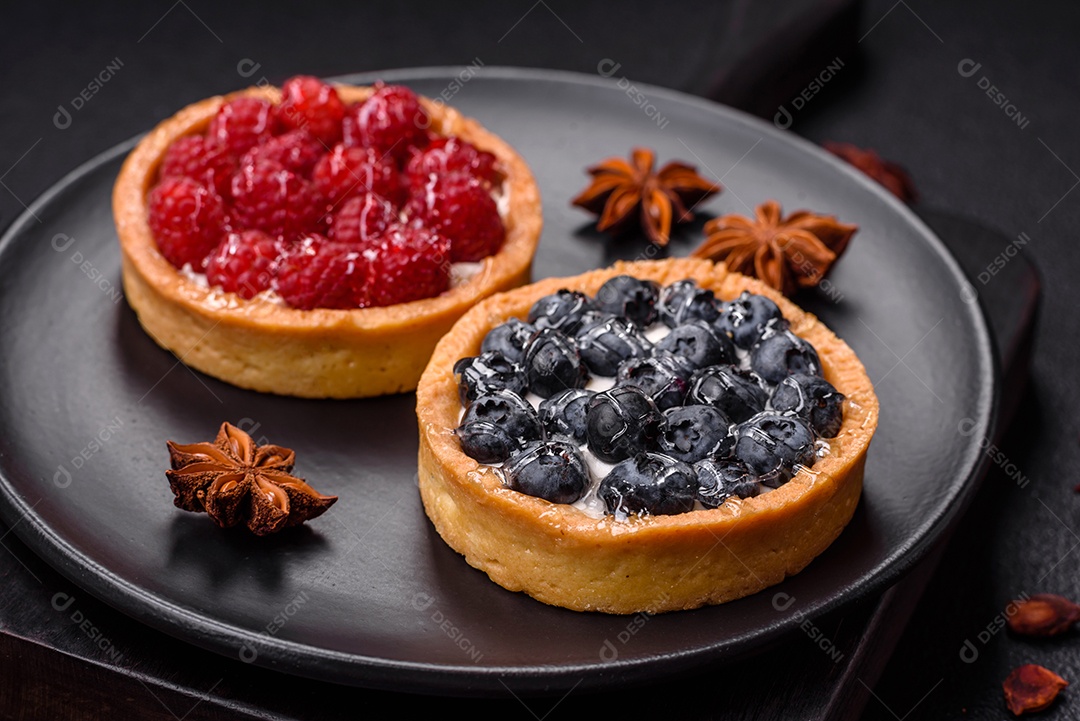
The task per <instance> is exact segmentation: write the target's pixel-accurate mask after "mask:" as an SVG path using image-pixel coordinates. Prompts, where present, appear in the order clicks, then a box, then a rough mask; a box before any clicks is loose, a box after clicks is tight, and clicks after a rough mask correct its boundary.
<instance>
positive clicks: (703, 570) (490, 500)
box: [417, 259, 878, 614]
mask: <svg viewBox="0 0 1080 721" xmlns="http://www.w3.org/2000/svg"><path fill="white" fill-rule="evenodd" d="M621 274H627V275H632V276H635V277H638V278H645V279H651V280H654V281H656V282H658V283H660V284H661V285H667V284H670V283H673V282H675V281H676V280H681V279H684V278H691V279H693V280H695V281H697V282H698V283H699V284H700V285H701V286H702V287H704V288H708V289H710V290H713V291H714V292H715V293H716V295H717V297H719V298H721V299H724V300H730V299H733V298H734V297H736V296H737V295H739V293H741V292H742V291H744V290H748V291H750V292H751V293H757V294H761V295H766V296H768V297H769V298H771V299H772V300H773V301H775V302H776V303H777V305H779V306H780V309H781V311H783V313H784V316H785V317H786V318H787V319H788V320H789V321H791V329H792V330H793V331H794V332H795V333H796V334H797V335H799V336H801V337H802V338H805V339H806V340H808V341H809V342H811V343H812V344H813V345H814V347H815V348H816V349H817V352H818V355H819V357H820V359H821V362H822V366H823V370H824V375H825V378H826V379H827V380H828V381H829V382H830V383H832V384H833V385H834V386H835V387H836V388H837V390H839V391H840V392H841V393H843V394H844V395H845V396H846V397H847V401H846V402H845V410H844V420H843V425H842V426H841V429H840V432H839V434H838V435H837V437H836V438H835V439H828V443H829V446H830V450H829V453H828V454H827V455H825V456H824V457H821V458H819V459H818V460H817V462H816V463H815V464H814V466H813V468H812V469H800V470H799V472H798V473H797V474H796V475H795V476H794V477H793V478H792V479H791V480H790V481H788V482H787V483H786V484H784V485H783V486H781V487H780V488H777V489H775V490H772V491H769V492H768V493H765V494H763V495H761V496H757V497H754V498H747V499H741V500H740V499H729V500H728V501H727V502H725V503H724V504H723V505H721V506H720V507H719V508H716V509H707V510H695V511H691V512H689V513H683V514H679V515H672V516H645V517H639V516H633V517H631V518H630V519H629V520H624V521H623V520H617V519H615V518H614V517H612V516H606V517H604V518H601V519H597V518H593V517H591V516H588V515H586V514H585V513H583V512H582V511H580V510H578V509H577V508H575V507H573V506H570V505H562V504H554V503H550V502H548V501H545V500H543V499H540V498H535V497H532V496H528V495H525V494H522V493H518V492H516V491H512V490H510V489H508V488H506V487H504V485H503V482H502V479H501V477H500V476H499V473H498V471H497V470H495V469H492V468H490V467H486V466H482V465H481V464H479V463H477V462H476V461H474V460H473V459H471V458H469V457H468V456H467V455H465V454H464V453H463V452H462V451H461V448H460V446H459V444H458V441H457V438H456V437H455V435H454V433H453V429H454V428H455V427H456V426H457V425H458V417H459V413H460V403H459V400H458V392H457V384H456V383H455V380H454V374H453V364H454V362H455V361H456V360H457V359H459V358H462V357H465V356H472V355H476V354H477V353H478V352H479V348H480V343H481V341H482V340H483V338H484V336H485V335H486V333H487V332H488V330H490V329H491V328H492V327H494V326H495V325H498V324H499V323H502V322H503V321H505V320H506V319H508V318H510V317H524V316H525V315H526V314H527V313H528V310H529V308H530V307H531V306H532V304H533V303H534V302H535V301H536V300H538V299H540V298H542V297H543V296H545V295H548V294H550V293H554V292H555V291H557V290H558V289H560V288H570V289H573V290H580V291H582V292H585V293H588V294H595V293H596V291H597V290H598V289H599V288H600V286H601V285H602V284H603V283H604V282H605V281H606V280H608V279H609V278H611V277H613V276H616V275H621ZM417 417H418V420H419V428H420V453H419V487H420V495H421V497H422V499H423V503H424V508H425V510H426V512H427V514H428V516H429V517H430V519H431V521H432V523H433V524H434V525H435V528H436V530H437V531H438V532H439V534H440V535H441V536H442V537H443V539H444V540H445V541H446V542H447V543H448V544H449V545H450V546H451V547H452V548H454V549H455V550H457V551H458V552H459V553H462V554H463V555H464V556H465V560H466V561H467V562H468V563H469V564H470V565H472V566H474V567H476V568H478V569H480V570H482V571H485V572H486V573H487V574H488V576H490V577H491V579H492V580H493V581H495V582H496V583H498V584H499V585H501V586H503V587H504V588H507V589H509V590H511V591H524V592H525V593H527V594H529V595H530V596H532V597H534V598H536V599H538V600H540V601H543V602H544V603H548V604H552V605H556V606H563V607H565V608H569V609H573V610H577V611H602V612H606V613H616V614H630V613H639V612H647V613H659V612H664V611H674V610H680V609H690V608H696V607H699V606H703V605H707V604H717V603H723V602H725V601H731V600H734V599H736V598H741V597H743V596H747V595H749V594H752V593H755V592H757V591H760V590H762V589H764V588H767V587H768V586H771V585H774V584H776V583H779V582H780V581H782V580H783V579H784V578H785V577H786V576H789V575H792V574H795V573H798V572H799V571H801V570H802V569H803V568H805V567H806V565H807V564H809V563H810V562H811V561H812V560H813V559H814V558H815V557H816V556H817V555H818V554H820V553H821V552H822V551H824V550H825V549H826V548H827V547H828V546H829V544H831V543H832V542H833V541H834V540H835V539H836V538H837V536H839V534H840V532H841V531H842V530H843V528H844V526H846V525H847V523H848V521H850V520H851V516H852V514H853V513H854V511H855V506H856V504H857V503H858V500H859V495H860V492H861V489H862V480H863V467H864V464H865V461H866V451H867V447H868V446H869V443H870V439H871V437H872V436H873V433H874V430H875V428H876V427H877V418H878V401H877V397H876V395H875V394H874V390H873V386H872V384H871V382H870V379H869V378H868V376H867V375H866V371H865V370H864V368H863V366H862V364H861V363H860V362H859V360H858V358H857V357H856V356H855V353H854V352H853V351H852V350H851V349H850V348H849V347H848V346H847V344H845V343H844V342H843V341H842V340H840V339H839V338H837V337H836V336H835V335H834V334H833V333H832V331H830V330H829V329H828V328H826V327H825V325H824V324H822V323H821V322H820V321H819V320H818V319H817V318H816V317H814V316H813V315H811V314H809V313H806V312H804V311H802V310H800V309H799V308H798V307H796V306H795V305H794V304H792V303H791V302H790V301H789V300H787V299H786V298H784V297H783V296H781V295H780V294H779V293H777V292H776V291H774V290H772V289H771V288H769V287H767V286H766V285H765V284H763V283H761V282H759V281H757V280H755V279H752V278H748V277H746V276H743V275H740V274H738V273H732V272H729V271H728V270H727V268H726V267H725V266H724V265H722V264H717V265H714V264H713V263H711V262H708V261H704V260H692V259H678V260H663V261H639V262H632V263H617V264H616V265H614V266H613V267H611V268H608V269H603V270H597V271H593V272H590V273H585V274H584V275H580V276H577V277H574V278H561V279H560V278H553V279H548V280H544V281H541V282H538V283H535V284H533V285H529V286H526V287H524V288H519V289H517V290H513V291H510V292H506V293H500V294H498V295H495V296H493V297H491V298H489V299H487V300H486V301H484V302H482V303H480V304H479V305H478V306H477V307H475V308H473V309H472V310H471V311H469V312H468V313H466V314H465V315H464V316H463V317H462V319H461V320H460V321H458V323H457V324H456V325H455V326H454V328H453V329H452V330H451V332H450V333H449V334H448V335H447V336H446V337H445V338H443V339H442V341H440V342H439V345H438V346H437V347H436V349H435V353H434V354H433V355H432V358H431V362H430V363H429V364H428V367H427V369H426V370H425V371H424V375H423V376H422V377H421V379H420V385H419V387H418V388H417Z"/></svg>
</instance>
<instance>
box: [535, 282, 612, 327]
mask: <svg viewBox="0 0 1080 721" xmlns="http://www.w3.org/2000/svg"><path fill="white" fill-rule="evenodd" d="M590 310H597V307H596V304H595V303H594V302H593V300H592V298H590V297H589V296H587V295H585V294H584V293H580V292H578V291H576V290H567V289H566V288H563V289H562V290H559V291H556V292H555V293H552V294H551V295H546V296H544V297H543V298H541V299H540V300H538V301H536V302H535V303H533V307H532V308H531V309H529V322H530V323H532V324H533V325H535V326H536V327H537V329H540V328H556V329H558V330H561V331H562V332H563V333H566V334H568V335H573V334H574V333H576V332H577V329H578V328H579V327H580V326H581V317H582V316H583V315H585V313H587V312H588V311H590Z"/></svg>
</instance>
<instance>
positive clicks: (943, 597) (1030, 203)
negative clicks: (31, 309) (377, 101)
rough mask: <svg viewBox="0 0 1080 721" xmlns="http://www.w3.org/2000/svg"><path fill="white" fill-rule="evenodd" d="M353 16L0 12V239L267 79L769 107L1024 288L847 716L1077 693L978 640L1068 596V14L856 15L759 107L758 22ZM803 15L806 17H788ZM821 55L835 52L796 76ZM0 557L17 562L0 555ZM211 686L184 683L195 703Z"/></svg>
mask: <svg viewBox="0 0 1080 721" xmlns="http://www.w3.org/2000/svg"><path fill="white" fill-rule="evenodd" d="M358 5H359V4H351V3H340V4H339V5H336V6H335V5H333V4H330V3H326V4H318V5H317V4H315V3H304V4H302V5H299V4H298V5H295V6H281V7H278V6H274V7H273V8H271V7H270V6H268V5H267V4H254V3H252V4H249V5H238V4H228V5H225V4H223V3H210V2H204V1H202V0H177V1H176V2H175V3H173V2H170V1H169V0H163V1H162V2H157V3H144V4H137V3H130V4H113V5H110V6H108V7H107V8H106V7H104V6H100V5H92V4H88V3H85V4H75V3H71V4H70V5H63V4H56V3H45V2H34V3H27V4H24V5H20V6H18V7H14V6H11V5H5V7H4V8H3V9H2V10H0V27H2V28H3V29H4V30H5V31H6V32H5V33H4V41H3V43H0V68H2V69H3V75H2V77H3V80H4V86H3V93H2V95H0V132H2V134H3V135H2V137H3V138H4V141H3V143H2V145H0V225H2V226H6V225H7V224H8V223H10V222H11V221H12V220H13V219H14V218H15V217H16V216H17V215H18V214H19V213H21V212H22V211H23V208H24V206H25V205H27V204H29V203H30V202H31V201H32V200H33V199H34V198H35V197H37V195H39V194H40V193H41V192H43V191H44V190H45V189H46V188H48V187H49V186H50V185H51V184H53V183H54V182H56V181H57V180H59V179H60V178H61V177H62V176H63V175H64V174H65V173H66V172H68V171H69V170H71V169H73V168H74V167H76V166H77V165H79V164H80V163H82V162H84V161H85V160H87V159H89V158H90V157H92V156H93V155H95V154H97V153H99V152H101V151H103V150H105V149H107V148H109V147H111V146H112V145H114V144H116V143H118V142H120V141H123V140H125V139H127V138H129V137H131V136H133V135H135V134H136V133H138V132H141V131H143V130H145V129H147V128H149V127H151V126H152V125H153V124H154V123H156V122H157V121H158V120H160V119H161V118H163V117H166V116H168V115H169V114H171V113H172V112H174V111H175V110H176V109H177V108H178V107H180V106H182V105H184V104H186V103H188V102H191V101H194V100H197V99H199V98H202V97H205V96H207V95H210V94H213V93H217V92H224V91H228V90H232V89H235V88H237V87H240V86H243V85H245V84H248V83H250V82H251V81H252V80H253V79H257V78H259V77H261V76H266V77H267V78H268V79H269V80H271V81H272V82H279V81H280V80H282V79H284V78H285V77H287V76H289V75H292V74H295V73H298V72H304V73H311V74H316V75H323V76H332V75H339V74H346V73H351V72H360V71H368V70H376V69H379V68H393V67H408V66H427V65H459V64H464V65H467V64H470V63H474V62H476V61H477V60H478V59H479V61H480V62H482V63H483V64H485V65H523V66H533V67H548V68H558V69H565V70H574V71H579V72H583V73H593V74H594V73H596V71H597V67H598V64H600V63H601V62H602V61H606V60H610V61H613V62H615V63H618V64H621V68H620V71H619V72H620V73H623V74H625V75H626V76H627V77H630V78H633V79H634V80H635V81H639V82H647V83H655V84H658V85H664V86H668V87H672V88H675V89H679V90H685V91H688V92H695V93H699V94H713V95H714V96H718V97H721V98H723V99H725V100H728V101H729V102H737V103H738V104H741V105H742V106H743V107H747V108H750V109H752V110H754V111H756V112H758V113H760V114H762V115H764V116H766V117H768V118H770V119H772V118H773V117H774V116H775V115H776V114H777V113H778V112H780V113H781V115H780V120H781V122H782V123H783V124H787V119H786V118H785V116H784V114H783V112H781V106H782V107H783V109H784V110H785V111H786V112H787V113H788V114H789V115H790V121H791V125H790V130H791V131H792V132H796V133H799V134H801V135H803V136H805V137H808V138H810V139H811V140H814V141H824V140H828V139H833V140H841V141H848V142H853V143H856V144H859V145H866V146H872V147H874V148H876V149H878V150H879V151H880V152H881V153H882V154H883V155H884V156H886V157H889V158H891V159H893V160H896V161H898V162H900V163H902V164H903V165H905V166H906V167H907V168H908V170H909V171H910V173H911V175H912V177H913V178H914V180H915V183H916V185H917V186H918V189H919V191H920V195H921V201H920V204H919V207H920V208H921V209H923V210H924V211H926V212H932V211H946V212H948V213H950V214H954V215H959V216H965V217H967V218H969V219H972V220H975V221H977V222H979V223H981V224H983V225H985V226H987V227H989V228H992V229H995V230H997V231H998V232H1000V233H1001V235H1002V238H1001V252H1000V254H999V256H1000V259H999V261H998V262H997V263H996V264H995V263H988V265H987V267H986V268H984V269H983V270H981V271H979V272H977V273H974V274H973V275H974V276H975V277H974V280H973V282H974V283H975V287H976V289H979V288H981V287H984V286H985V287H990V286H992V285H993V284H996V283H1000V282H1003V281H1002V279H1003V278H1008V277H1010V276H1008V275H1007V274H1005V273H1002V272H998V268H999V267H1003V266H1005V265H1007V264H1008V263H1010V262H1011V261H1012V257H1013V254H1014V253H1015V252H1016V250H1017V248H1018V246H1022V251H1021V252H1022V253H1024V254H1025V255H1027V256H1028V257H1030V258H1031V259H1032V260H1033V261H1034V263H1035V264H1036V265H1037V267H1038V268H1039V271H1040V273H1041V276H1042V281H1043V301H1042V310H1041V314H1040V315H1041V317H1040V323H1039V325H1038V328H1037V332H1036V335H1035V339H1034V350H1035V352H1034V356H1033V362H1032V370H1031V376H1030V381H1029V384H1028V386H1027V391H1026V393H1025V394H1024V397H1023V400H1022V403H1021V404H1020V406H1019V409H1018V411H1017V415H1016V417H1015V420H1014V422H1013V424H1012V427H1011V429H1010V431H1009V432H1008V434H1007V435H1006V437H1005V438H1004V439H1003V441H1002V442H1001V443H1000V449H999V451H998V452H996V455H995V462H996V464H997V465H998V471H999V472H997V473H993V474H991V475H990V477H989V478H988V480H987V483H986V484H984V486H983V488H982V489H981V491H980V492H979V494H978V496H977V497H976V499H975V502H974V503H973V505H972V507H971V509H970V510H969V512H968V514H967V516H966V517H965V519H964V521H963V522H962V523H961V524H960V525H959V527H958V528H957V529H956V531H955V532H954V533H953V535H952V539H951V542H950V543H949V545H948V547H947V548H946V550H945V552H944V555H943V557H942V559H941V562H940V565H939V566H938V568H937V571H936V573H935V574H934V576H933V578H932V580H931V581H930V584H929V586H928V588H927V591H926V593H925V595H924V596H923V599H922V601H921V602H920V604H919V606H918V607H917V609H916V611H915V613H914V616H913V617H912V620H911V622H910V624H909V626H908V628H907V630H906V632H905V633H904V634H903V636H902V638H901V641H900V643H899V646H898V647H897V649H896V651H895V654H894V655H893V657H892V660H891V661H890V662H889V664H888V666H887V667H886V669H885V672H884V674H883V675H882V678H881V680H880V681H879V682H878V683H877V684H875V685H874V688H873V689H872V692H873V697H872V698H871V700H870V701H869V703H868V704H867V706H866V711H865V713H864V717H865V718H868V719H905V721H906V719H916V718H933V719H936V718H961V717H964V718H980V719H981V718H989V719H994V718H1006V717H1007V715H1008V714H1007V712H1006V711H1005V710H1004V707H1003V705H1002V702H1001V686H1000V684H1001V681H1002V679H1004V677H1005V676H1006V675H1007V674H1008V672H1009V671H1010V670H1011V669H1012V668H1014V667H1015V666H1017V665H1020V664H1022V663H1028V662H1031V663H1039V664H1041V665H1044V666H1047V667H1049V668H1051V669H1053V670H1055V671H1057V672H1058V673H1059V674H1061V675H1062V676H1064V677H1065V678H1067V679H1070V680H1072V681H1074V682H1075V681H1076V680H1078V679H1080V636H1078V635H1077V634H1076V633H1075V632H1074V633H1070V634H1068V635H1066V636H1065V637H1063V638H1061V639H1059V640H1054V641H1052V642H1049V643H1039V644H1035V643H1030V642H1027V641H1024V640H1022V639H1018V638H1015V637H1012V636H1010V635H1009V634H1008V633H1007V632H1005V631H1000V630H999V629H1000V625H1001V624H1000V621H999V618H1000V616H999V614H1001V613H1002V611H1003V609H1004V608H1005V607H1006V604H1007V603H1008V601H1009V600H1010V599H1012V598H1015V597H1018V596H1020V595H1021V594H1028V595H1031V594H1034V593H1039V592H1057V593H1062V594H1064V595H1068V596H1072V597H1080V581H1078V580H1077V578H1078V574H1077V573H1076V569H1077V567H1078V565H1080V550H1076V549H1078V548H1080V536H1078V535H1077V534H1078V533H1080V496H1078V495H1077V494H1076V493H1074V491H1073V487H1074V485H1076V483H1077V481H1080V477H1077V474H1076V473H1074V472H1073V470H1072V469H1073V468H1076V467H1077V465H1078V463H1080V447H1078V430H1080V429H1078V427H1077V416H1076V413H1075V412H1074V409H1075V408H1076V405H1077V401H1078V400H1080V399H1078V395H1080V382H1078V376H1077V372H1076V368H1075V363H1074V361H1073V355H1074V353H1075V347H1076V343H1075V339H1076V338H1077V337H1078V335H1080V328H1078V325H1080V313H1078V312H1077V309H1076V307H1077V302H1076V301H1077V292H1076V291H1075V290H1074V286H1075V276H1073V274H1074V273H1080V258H1078V255H1080V250H1078V249H1077V247H1076V239H1075V238H1074V235H1075V227H1076V225H1075V223H1076V222H1077V220H1080V192H1073V191H1074V188H1075V187H1076V185H1078V184H1080V175H1078V174H1077V173H1078V172H1080V139H1078V137H1077V135H1076V131H1075V122H1076V121H1075V119H1076V118H1077V117H1078V116H1080V92H1078V91H1080V81H1078V79H1077V68H1078V67H1080V45H1078V44H1077V43H1076V42H1075V36H1076V33H1077V31H1078V30H1080V6H1076V5H1073V4H1068V3H1060V4H1053V3H1039V4H1037V3H1022V2H1016V1H1015V0H1013V1H1011V2H1010V1H1007V0H987V1H984V2H978V3H975V2H968V3H934V2H928V1H927V0H899V2H894V0H868V1H867V2H865V3H864V4H863V6H862V7H861V14H860V16H859V18H858V24H857V27H856V29H855V30H854V33H853V36H852V41H853V42H852V43H851V44H850V46H845V45H843V43H838V44H836V45H832V44H831V41H830V44H828V45H823V44H822V43H824V42H825V41H824V40H819V42H818V44H817V45H815V46H814V47H811V48H809V49H807V48H795V47H793V48H791V52H792V53H793V54H795V53H798V57H800V58H804V59H803V60H802V61H801V62H803V63H804V67H802V68H796V70H802V71H803V72H801V73H794V74H787V75H784V74H781V75H777V76H774V77H773V78H772V81H773V82H770V84H769V88H767V89H765V90H763V91H762V92H757V93H753V92H751V93H748V92H746V90H745V89H744V88H740V87H739V84H738V82H736V81H732V80H731V78H730V74H728V75H725V69H730V63H731V60H732V58H734V57H736V56H739V57H745V56H746V55H747V53H748V52H750V51H749V49H748V48H746V47H744V45H745V43H746V39H747V38H749V37H760V36H761V32H762V31H761V27H760V23H762V22H763V21H762V20H761V14H760V12H758V13H757V14H755V12H754V7H755V5H760V4H755V3H749V2H723V3H709V4H705V3H702V4H701V7H694V6H693V5H692V4H691V3H676V2H664V3H652V4H645V3H618V4H616V3H609V4H602V3H599V2H580V1H579V2H563V1H562V0H540V1H539V2H533V1H532V0H523V1H522V2H508V3H491V4H480V3H438V4H436V3H394V4H390V3H387V4H386V6H385V7H381V6H380V7H375V6H373V5H367V6H358ZM775 5H777V7H778V9H777V10H776V11H775V12H774V13H772V14H771V15H770V17H769V18H768V19H767V20H768V22H770V23H772V24H775V25H776V26H778V27H786V26H792V25H798V26H799V27H796V28H794V30H793V31H792V30H791V28H790V27H789V28H788V29H789V31H791V32H794V35H793V36H800V33H799V32H798V31H799V30H800V29H803V30H805V29H806V27H807V26H808V25H812V24H813V23H812V22H811V20H812V18H813V17H820V16H821V15H822V14H827V13H828V12H829V11H831V10H834V9H835V7H837V6H844V5H846V3H829V2H819V3H813V2H792V3H789V4H781V3H775ZM814 6H818V7H820V9H821V10H820V13H819V14H818V15H817V16H807V15H806V13H805V12H804V11H805V10H806V9H807V8H808V7H810V8H813V7H814ZM806 34H807V33H805V32H804V33H802V36H805V35H806ZM821 47H828V48H829V49H830V51H831V49H832V48H833V47H836V48H837V50H836V52H835V53H833V54H829V53H825V54H824V57H822V56H821V53H818V54H817V57H815V53H814V52H813V51H814V50H815V48H818V49H819V48H821ZM782 50H783V51H787V48H786V47H784V48H782ZM772 53H773V55H775V53H776V50H775V48H774V49H772ZM780 54H781V55H783V54H784V53H783V52H781V53H780ZM836 58H840V59H841V62H842V66H841V68H840V70H839V71H836V72H831V73H829V78H828V80H827V81H824V82H821V83H819V85H820V90H807V88H808V87H809V86H808V84H807V82H806V81H805V78H806V77H813V76H816V75H819V74H820V73H821V72H822V71H823V70H824V68H825V67H826V66H827V65H829V64H830V63H834V64H835V59H836ZM95 78H97V79H98V80H96V81H95ZM793 78H795V79H793ZM736 80H737V79H736ZM800 91H802V97H801V100H797V98H799V93H800ZM988 93H989V94H988ZM777 96H778V99H774V98H775V97H777ZM995 290H998V291H1000V290H1001V289H1000V288H995ZM999 295H1000V293H999ZM1017 302H1018V304H1019V303H1020V302H1021V299H1019V298H1018V299H1017ZM0 359H2V349H0ZM0 362H2V360H0ZM1018 477H1020V478H1022V479H1024V480H1026V482H1023V483H1021V482H1017V478H1018ZM0 542H3V543H4V544H5V545H15V540H14V538H13V537H7V538H2V539H0ZM17 550H19V552H20V553H24V552H25V549H17ZM0 553H3V550H2V549H0ZM5 568H11V569H13V570H10V571H9V573H22V572H23V571H21V570H20V569H19V568H18V567H17V566H11V564H8V565H7V566H5ZM28 572H29V571H28ZM75 592H76V593H77V591H75ZM39 595H40V596H41V598H30V599H27V603H47V602H48V599H49V594H47V593H44V592H42V593H41V594H39ZM60 632H61V630H60V629H58V630H57V633H60ZM972 649H974V652H972ZM167 650H168V648H167V647H165V648H163V652H165V651H167ZM962 652H963V653H962ZM795 659H796V660H797V661H798V662H805V659H804V658H802V657H800V656H798V655H796V657H795ZM0 663H3V664H5V665H6V666H7V668H6V669H5V671H6V678H12V677H14V676H17V674H12V673H10V669H11V665H12V664H17V663H18V660H17V659H13V658H11V657H5V656H0ZM63 663H65V661H64V660H62V659H61V660H58V661H57V664H58V666H60V665H62V664H63ZM33 671H34V672H35V673H38V672H45V673H47V672H49V671H50V669H34V670H33ZM25 673H26V674H27V675H29V674H30V670H27V671H25ZM214 685H215V679H213V678H207V679H205V685H204V688H206V689H211V690H210V691H207V693H212V688H213V686H214ZM139 692H141V691H140V690H139V689H138V686H135V687H134V690H132V691H131V693H139ZM146 693H152V692H151V691H149V690H147V691H146ZM1074 695H1075V694H1070V692H1069V691H1066V693H1065V696H1064V698H1063V699H1062V700H1061V701H1059V703H1058V704H1057V705H1056V706H1055V707H1054V708H1053V709H1052V710H1050V711H1048V712H1047V713H1046V714H1045V717H1046V718H1074V717H1078V716H1080V700H1077V699H1075V698H1073V696H1074ZM555 701H556V700H555V699H553V700H550V701H545V702H544V703H542V704H538V705H536V708H538V709H539V708H540V707H541V706H542V707H543V708H542V709H541V710H540V712H539V713H537V714H536V715H537V717H542V716H543V715H544V713H545V712H548V710H549V707H552V704H554V703H555ZM79 702H80V698H79V697H78V696H75V697H73V698H72V699H71V703H73V704H78V703H79ZM188 705H190V703H189V704H188ZM177 709H178V710H179V713H176V712H174V711H173V710H172V709H170V714H171V715H175V716H177V717H180V715H182V714H183V712H184V711H185V710H186V707H185V708H184V709H179V706H177ZM87 711H88V713H90V714H92V713H94V709H91V708H88V709H87ZM163 717H164V716H163ZM168 717H171V716H168ZM553 717H554V716H553Z"/></svg>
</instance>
